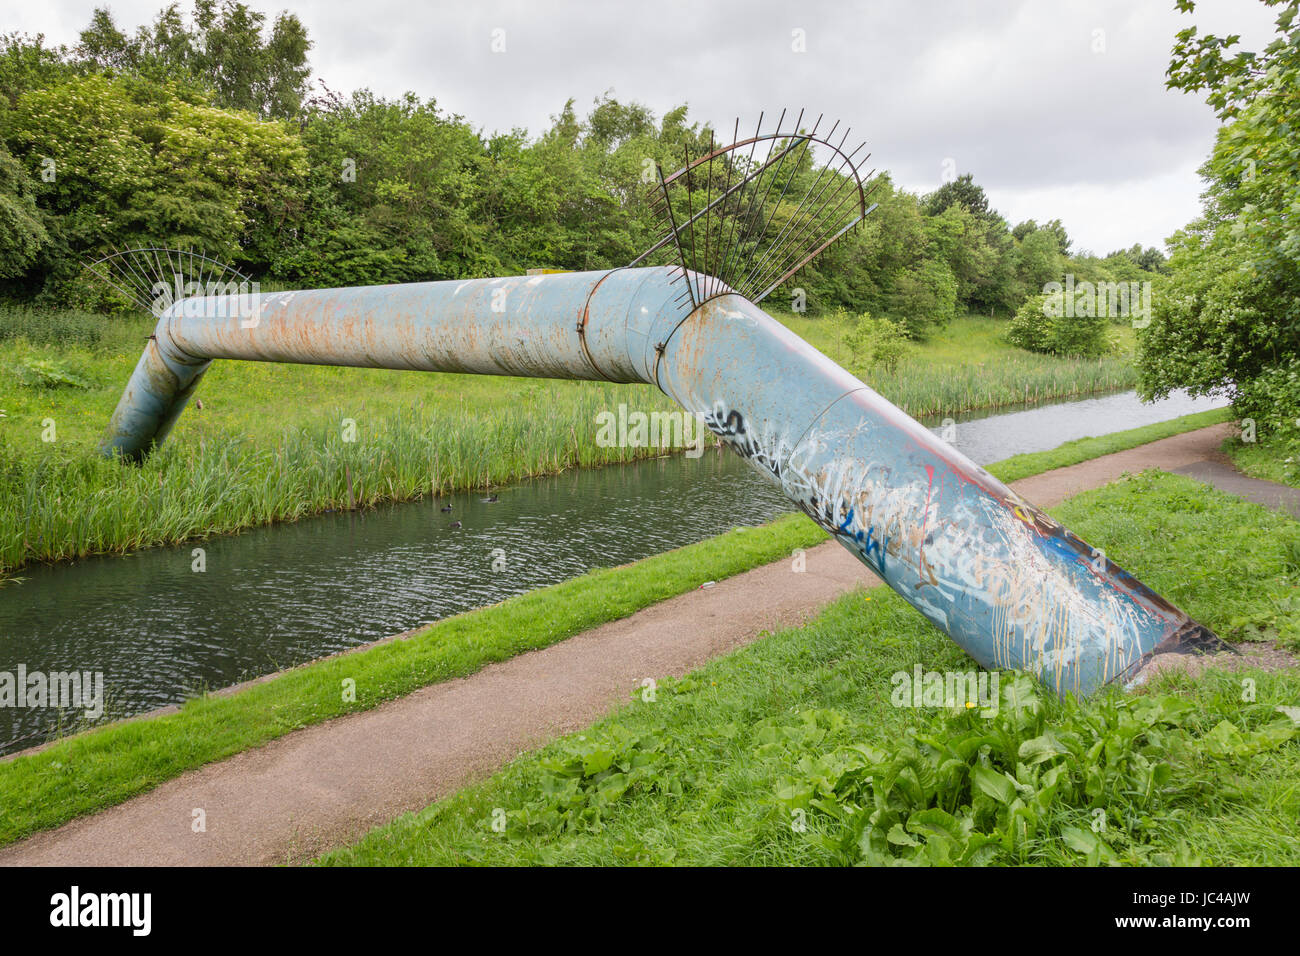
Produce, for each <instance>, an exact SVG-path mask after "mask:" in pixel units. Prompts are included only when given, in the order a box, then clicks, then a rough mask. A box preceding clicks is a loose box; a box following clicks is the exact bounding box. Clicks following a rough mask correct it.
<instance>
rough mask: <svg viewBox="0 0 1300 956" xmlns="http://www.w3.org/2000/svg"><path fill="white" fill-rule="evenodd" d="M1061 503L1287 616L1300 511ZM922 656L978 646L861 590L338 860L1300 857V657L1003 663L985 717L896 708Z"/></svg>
mask: <svg viewBox="0 0 1300 956" xmlns="http://www.w3.org/2000/svg"><path fill="white" fill-rule="evenodd" d="M1053 510H1054V513H1055V514H1056V515H1057V516H1058V517H1059V518H1060V519H1061V520H1062V521H1064V522H1066V523H1067V524H1068V525H1069V526H1070V527H1072V528H1073V529H1074V530H1076V531H1078V532H1079V533H1081V534H1082V535H1083V536H1084V537H1085V538H1086V539H1088V540H1090V541H1092V542H1094V543H1096V544H1098V545H1104V546H1105V548H1106V551H1107V553H1108V554H1110V555H1112V556H1114V557H1115V559H1116V560H1117V561H1118V562H1119V563H1120V564H1122V565H1123V566H1125V567H1127V568H1130V569H1132V570H1133V571H1134V572H1136V573H1138V574H1139V575H1140V577H1141V578H1142V579H1143V580H1144V581H1145V582H1147V583H1148V584H1150V585H1152V586H1154V587H1155V588H1156V589H1157V590H1158V591H1160V592H1162V593H1164V594H1166V595H1167V596H1168V597H1170V598H1171V599H1173V600H1174V601H1175V602H1176V603H1178V604H1179V605H1181V606H1183V607H1184V608H1186V609H1187V610H1188V611H1189V612H1190V613H1191V614H1192V615H1193V616H1194V617H1196V618H1197V619H1198V620H1201V621H1204V622H1205V623H1207V624H1209V625H1210V626H1212V627H1215V628H1217V629H1219V630H1220V633H1224V634H1231V633H1232V632H1233V631H1234V625H1233V623H1232V622H1233V621H1237V620H1239V619H1241V618H1242V617H1243V616H1248V615H1250V614H1252V613H1264V610H1263V608H1262V606H1261V605H1262V603H1263V602H1264V600H1265V599H1264V597H1262V596H1261V582H1264V581H1268V582H1273V583H1272V584H1270V585H1269V587H1268V588H1266V589H1265V590H1276V591H1278V592H1279V593H1289V594H1292V595H1294V594H1297V593H1300V564H1298V563H1297V562H1296V554H1295V551H1294V545H1295V544H1297V543H1300V525H1298V524H1297V523H1296V522H1295V521H1293V520H1291V519H1289V518H1287V517H1285V516H1282V515H1279V514H1277V513H1275V512H1271V511H1268V510H1266V509H1264V508H1260V507H1258V506H1255V505H1251V504H1248V503H1246V502H1242V501H1240V500H1238V499H1236V498H1232V497H1230V496H1228V495H1225V494H1222V493H1220V492H1218V491H1215V490H1213V489H1209V488H1206V487H1204V486H1202V485H1200V484H1198V483H1196V482H1194V481H1192V480H1190V479H1186V478H1182V477H1179V476H1174V475H1164V474H1159V473H1155V472H1148V473H1145V474H1143V475H1139V476H1134V477H1131V478H1129V479H1126V480H1124V481H1121V482H1119V483H1117V484H1114V485H1111V486H1108V487H1106V488H1103V489H1100V490H1097V491H1092V492H1087V493H1084V494H1082V495H1079V496H1077V497H1076V498H1073V499H1071V500H1070V501H1069V502H1066V503H1065V504H1063V505H1061V506H1060V507H1058V508H1056V509H1053ZM918 664H919V665H922V666H923V667H924V668H925V669H926V670H927V671H966V670H968V669H970V668H971V667H973V664H972V663H971V661H970V660H969V658H967V657H966V656H965V654H963V653H962V652H961V651H960V649H958V648H957V647H956V646H955V645H954V644H952V643H951V642H950V641H949V640H948V639H947V638H946V637H944V635H943V634H941V633H940V632H939V631H938V630H936V629H935V628H933V627H930V626H929V625H928V624H926V622H925V621H923V620H922V619H921V618H920V617H919V616H918V615H917V614H915V612H913V611H912V610H911V608H909V607H908V606H907V605H906V603H905V602H903V600H902V599H901V598H899V597H898V596H897V595H894V594H893V593H892V592H889V591H887V590H885V589H883V588H877V589H874V590H873V591H871V592H869V593H858V594H853V595H850V596H847V597H845V598H844V599H841V600H840V601H838V602H836V603H835V604H833V605H831V606H830V607H829V608H828V609H827V610H826V611H825V612H824V613H823V614H822V615H821V617H820V618H819V619H818V620H816V621H815V622H813V623H812V624H810V625H807V626H805V627H802V628H797V629H791V630H787V631H782V632H780V633H778V634H774V635H771V636H768V637H766V638H764V639H763V640H762V641H759V642H757V643H755V644H752V645H750V646H748V647H746V648H744V649H742V650H739V651H737V652H735V653H733V654H730V655H728V656H726V657H724V658H720V659H718V660H716V661H714V662H712V663H710V664H708V665H707V666H705V667H703V668H701V669H700V670H698V671H696V672H694V673H692V674H690V675H687V676H686V677H684V678H682V679H680V680H669V681H664V682H661V683H660V685H659V687H658V692H657V695H656V698H655V700H654V701H645V700H642V699H639V698H636V697H634V698H633V702H632V703H630V704H628V705H627V706H625V707H624V708H622V709H621V710H620V711H619V712H617V713H615V714H613V715H611V716H610V717H608V718H606V719H604V720H602V721H600V722H598V723H597V724H595V725H594V726H593V727H591V728H589V729H587V730H585V731H583V732H581V733H578V734H573V735H569V736H567V737H564V738H561V739H560V740H557V741H555V742H553V743H552V744H550V745H548V746H546V747H545V748H543V749H542V750H540V751H539V752H536V753H533V754H529V755H526V756H523V757H521V758H519V759H517V760H515V761H514V762H512V763H511V764H509V765H508V766H507V767H506V768H505V769H503V770H502V771H501V772H499V773H498V774H496V775H494V776H493V777H491V778H490V779H488V780H487V781H485V782H484V783H482V784H479V785H477V786H473V787H470V788H468V789H466V790H464V791H461V792H460V793H457V794H455V795H453V796H451V797H450V798H448V799H446V800H444V801H441V802H439V803H436V804H434V805H432V806H430V807H428V808H427V809H425V810H423V811H420V812H418V813H414V814H407V815H405V816H403V817H401V818H399V819H397V820H395V821H393V822H392V823H390V824H387V825H385V826H381V827H378V828H376V829H375V830H373V831H371V833H370V834H369V835H367V836H366V837H365V838H364V839H362V840H361V841H360V842H359V843H357V844H356V845H355V846H352V847H348V848H344V849H340V850H337V851H335V852H332V853H330V854H327V855H325V856H324V857H323V858H322V860H321V861H320V862H322V863H325V864H331V865H447V864H464V863H473V864H485V865H518V864H593V865H609V864H611V863H626V864H670V863H681V864H698V865H823V864H844V863H858V862H868V863H894V862H911V863H923V864H924V863H952V862H959V863H981V862H985V863H997V862H1001V863H1029V864H1048V865H1069V864H1089V863H1091V864H1095V863H1132V864H1143V863H1174V864H1193V863H1206V864H1231V865H1295V864H1297V863H1300V844H1298V843H1296V841H1294V840H1293V839H1291V833H1292V831H1293V825H1294V821H1295V819H1296V816H1297V814H1298V813H1300V791H1298V790H1297V788H1296V787H1295V779H1296V778H1297V776H1298V775H1300V746H1297V744H1296V740H1295V734H1296V728H1295V722H1294V721H1293V720H1292V719H1291V718H1289V717H1286V716H1284V715H1281V714H1279V713H1278V712H1277V708H1278V707H1280V706H1292V707H1293V706H1294V705H1295V703H1296V700H1297V696H1298V695H1300V674H1297V673H1293V672H1289V673H1263V672H1252V673H1251V674H1250V675H1249V676H1250V677H1251V678H1252V680H1253V681H1254V686H1253V693H1251V694H1246V693H1243V684H1242V680H1241V676H1242V675H1239V674H1238V675H1228V674H1224V673H1217V674H1216V673H1211V674H1209V675H1207V676H1206V677H1204V678H1202V679H1200V680H1197V681H1195V682H1192V681H1188V680H1186V679H1182V681H1181V683H1180V682H1179V680H1178V679H1166V680H1165V681H1164V682H1162V683H1161V684H1159V685H1157V686H1156V687H1154V688H1151V689H1149V690H1148V691H1147V692H1146V693H1144V694H1141V695H1136V696H1131V697H1127V698H1125V697H1123V696H1122V695H1120V694H1119V693H1118V692H1108V693H1103V694H1100V695H1097V696H1095V697H1094V698H1092V699H1090V700H1088V701H1086V702H1083V703H1079V702H1075V701H1066V702H1058V701H1056V700H1043V699H1041V698H1039V696H1038V695H1037V692H1036V691H1035V690H1034V688H1033V687H1032V685H1030V686H1026V685H1025V684H1024V683H1023V682H1019V681H1017V679H1016V678H1015V676H1014V675H1004V680H1003V681H1002V701H1003V706H1002V708H1001V710H1000V711H999V713H998V715H997V716H996V717H995V718H993V719H987V718H985V717H982V716H980V715H977V714H976V713H974V712H970V711H964V710H960V709H959V710H958V711H957V712H956V713H954V712H950V711H947V710H945V709H943V708H934V709H912V708H909V707H899V706H893V705H892V704H891V696H892V695H893V691H894V689H895V687H896V686H897V683H896V682H895V680H893V679H892V678H893V677H894V675H896V674H898V673H900V672H901V673H904V674H905V675H910V674H911V673H912V669H913V667H914V666H915V665H918ZM1008 690H1014V691H1015V693H1013V694H1010V695H1009V694H1008ZM1013 698H1014V700H1013Z"/></svg>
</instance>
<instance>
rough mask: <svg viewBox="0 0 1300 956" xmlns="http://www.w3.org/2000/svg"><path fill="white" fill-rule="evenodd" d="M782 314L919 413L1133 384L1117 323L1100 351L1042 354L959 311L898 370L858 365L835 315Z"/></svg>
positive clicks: (1128, 340) (1126, 338)
mask: <svg viewBox="0 0 1300 956" xmlns="http://www.w3.org/2000/svg"><path fill="white" fill-rule="evenodd" d="M776 317H777V318H778V319H780V320H781V322H782V323H784V324H785V326H786V327H787V328H789V329H790V330H791V331H792V332H794V333H795V334H796V335H798V336H800V337H801V338H804V339H806V340H807V341H808V342H810V343H811V344H812V345H814V346H816V347H817V348H818V349H820V350H821V351H822V352H824V353H825V354H826V355H828V356H829V357H830V358H832V359H834V360H835V361H836V362H839V363H840V364H841V365H843V366H845V367H846V368H853V370H854V371H855V373H856V374H857V375H858V376H859V377H860V378H861V379H862V380H863V381H865V382H866V383H867V384H868V385H870V386H871V387H872V388H874V389H875V390H876V391H878V392H880V393H881V394H882V395H884V396H885V397H886V398H888V399H889V400H890V401H891V402H893V403H894V404H895V405H897V406H899V407H900V408H902V409H903V410H904V411H906V412H907V413H908V414H909V415H912V416H913V417H924V416H927V415H948V414H955V413H958V412H964V411H971V410H974V409H984V408H1002V407H1005V406H1008V405H1019V404H1024V403H1035V402H1046V401H1060V400H1064V399H1068V398H1075V397H1078V396H1082V395H1094V394H1098V393H1101V392H1113V391H1117V390H1120V389H1127V388H1133V387H1134V386H1135V385H1136V383H1137V373H1136V372H1135V371H1134V369H1133V364H1132V355H1133V348H1134V343H1133V330H1132V329H1131V328H1127V327H1123V326H1116V330H1115V334H1116V336H1117V338H1118V343H1119V348H1118V349H1117V351H1116V352H1115V354H1113V355H1107V356H1104V357H1102V358H1100V359H1066V358H1057V357H1055V356H1051V355H1039V354H1037V353H1034V352H1026V351H1024V350H1023V349H1018V348H1015V347H1013V346H1011V345H1008V344H1007V343H1006V342H1004V341H1003V339H1002V336H1003V334H1004V331H1005V329H1006V326H1007V322H1006V320H1003V319H990V318H987V317H983V316H975V315H971V316H966V317H964V318H959V319H955V320H954V321H953V322H951V323H950V324H949V325H948V326H947V327H946V328H945V329H943V330H942V331H940V332H937V333H935V335H934V336H933V337H932V338H931V339H929V340H927V341H925V342H923V343H920V344H914V345H912V346H911V347H910V349H909V351H908V354H907V355H906V356H904V358H903V360H902V361H901V362H900V363H899V364H898V367H897V368H896V369H895V370H894V371H892V372H889V371H885V370H883V369H870V368H857V367H855V366H854V361H853V356H852V355H851V354H850V352H849V350H848V349H847V348H846V347H845V345H844V334H845V332H847V331H848V327H847V325H846V324H845V323H844V322H843V321H840V320H837V319H835V318H830V317H827V318H807V317H805V316H799V315H791V314H788V313H779V314H776Z"/></svg>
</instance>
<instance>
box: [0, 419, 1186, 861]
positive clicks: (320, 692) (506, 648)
mask: <svg viewBox="0 0 1300 956" xmlns="http://www.w3.org/2000/svg"><path fill="white" fill-rule="evenodd" d="M1200 424H1201V416H1198V415H1193V416H1187V417H1185V418H1183V419H1178V420H1177V421H1176V422H1170V423H1165V426H1163V427H1164V428H1165V429H1166V430H1168V431H1171V432H1172V431H1174V430H1184V431H1185V430H1189V429H1191V428H1195V427H1199V425H1200ZM1154 427H1161V426H1149V427H1148V428H1140V429H1134V430H1132V431H1129V432H1122V433H1119V434H1117V435H1109V436H1106V437H1105V438H1097V439H1084V440H1083V441H1080V442H1074V443H1071V446H1070V447H1071V448H1072V449H1073V452H1072V454H1073V455H1074V456H1075V458H1073V459H1071V460H1081V459H1078V456H1081V455H1082V456H1085V457H1086V455H1087V454H1088V453H1089V451H1092V452H1093V453H1094V454H1102V453H1104V452H1107V451H1114V450H1118V449H1119V448H1123V447H1132V446H1134V445H1137V444H1141V443H1142V442H1143V441H1146V440H1150V439H1149V438H1148V437H1147V436H1148V435H1150V434H1151V428H1154ZM1162 434H1163V433H1162ZM1058 460H1059V459H1058V456H1057V454H1056V452H1052V451H1049V452H1040V453H1037V454H1036V455H1022V456H1018V457H1017V458H1015V459H1011V460H1010V461H1011V462H1014V463H1015V469H1016V471H1017V473H1018V474H1019V475H1021V476H1023V475H1028V474H1033V473H1036V472H1037V471H1043V470H1047V469H1048V468H1051V467H1055V464H1054V463H1055V462H1057V461H1058ZM990 470H991V471H992V472H993V473H994V474H1000V473H1001V466H1000V465H992V466H990ZM824 537H825V535H824V534H823V533H822V532H821V531H820V530H819V529H817V528H816V527H815V526H814V525H813V524H812V522H811V521H809V520H808V519H806V518H804V517H802V516H790V517H787V518H783V519H780V520H778V521H776V522H773V523H772V524H769V525H765V526H763V527H761V528H751V529H747V530H744V531H734V532H731V533H729V534H726V535H722V536H720V537H717V538H712V539H709V540H706V541H702V542H700V543H698V544H695V545H690V546H688V547H686V548H681V549H678V550H677V551H672V552H668V553H667V554H663V555H658V556H655V557H653V558H648V559H645V560H643V561H639V562H636V563H634V564H630V565H627V566H624V567H621V568H615V569H612V570H603V571H596V572H593V573H591V574H587V575H583V576H582V577H579V578H575V579H573V580H570V581H566V582H564V583H562V584H558V585H554V586H552V587H548V588H543V589H539V590H537V591H532V592H529V593H527V594H524V595H520V596H519V597H516V598H512V599H510V600H508V601H506V602H504V603H502V604H500V605H496V606H494V607H489V608H484V609H481V610H477V611H471V612H467V613H465V614H462V615H459V616H457V617H454V618H449V619H447V620H444V621H440V622H438V623H436V624H434V625H432V626H431V627H430V628H429V629H427V630H425V631H423V632H421V633H420V634H418V635H415V636H413V637H411V638H409V639H407V640H403V641H399V642H394V643H391V644H385V645H380V646H378V647H374V648H370V649H367V650H364V651H359V652H357V653H355V654H352V655H349V656H347V657H343V658H335V659H331V660H327V661H320V662H315V663H312V664H307V665H304V666H303V667H300V668H296V669H294V670H292V671H288V672H286V673H284V674H282V675H279V676H277V677H274V678H272V679H271V680H268V681H266V682H264V683H260V684H257V685H256V686H254V687H251V688H248V689H245V690H242V691H239V692H238V693H234V694H228V695H209V696H205V697H201V698H196V699H193V700H190V701H188V702H187V703H186V704H185V705H184V706H183V707H182V708H181V709H180V711H179V712H178V713H175V714H170V715H166V716H163V717H158V718H151V719H148V720H135V721H128V722H124V723H120V724H115V725H111V726H108V727H103V728H99V729H92V730H88V731H86V732H84V733H82V734H79V735H76V736H74V737H68V738H65V739H63V740H59V741H56V742H54V743H53V744H51V745H50V746H49V747H47V748H45V749H44V750H41V751H39V752H37V753H33V754H28V755H25V756H21V757H18V758H16V759H13V760H8V761H0V806H3V807H4V808H5V813H4V814H3V815H0V845H2V844H4V843H10V842H13V841H14V840H17V839H20V838H22V837H23V836H26V835H28V834H30V833H32V832H34V831H36V830H40V829H46V828H49V827H54V826H58V825H59V824H61V823H65V822H67V821H68V820H70V819H73V818H74V817H76V816H79V815H81V814H85V813H90V812H93V811H95V810H100V809H103V808H104V807H108V806H112V805H113V804H116V803H120V802H121V801H123V800H125V799H127V798H128V797H130V796H133V795H135V794H137V793H141V792H143V791H145V790H148V789H150V788H152V787H154V786H156V785H157V784H159V783H161V782H163V781H165V780H169V779H171V778H173V777H175V776H178V775H179V774H181V773H183V772H185V771H186V770H190V769H193V768H195V767H198V766H201V765H203V764H205V763H209V762H211V761H214V760H220V759H222V758H224V757H228V756H230V755H231V754H233V753H237V752H239V751H241V750H246V749H248V748H250V747H255V746H259V745H260V744H263V743H265V742H267V741H268V740H272V739H274V738H276V737H279V736H283V735H284V734H286V733H289V732H290V731H292V730H296V729H298V728H300V727H304V726H307V725H309V724H314V723H318V722H320V721H323V720H328V719H329V718H331V717H334V716H338V715H339V714H342V713H347V712H349V711H350V710H352V709H357V708H366V707H371V706H374V705H375V704H377V703H379V702H380V701H382V700H385V699H390V698H393V697H399V696H402V695H403V694H406V693H409V692H411V691H413V690H415V689H417V688H419V687H421V686H424V685H426V684H430V683H434V682H437V681H439V680H445V679H447V678H449V677H455V676H460V675H463V674H468V673H471V672H473V671H474V670H477V669H478V668H480V667H482V666H483V665H484V664H486V663H488V662H490V661H494V660H502V659H504V658H506V657H509V656H511V655H512V654H515V653H518V652H519V651H521V650H526V649H529V648H535V647H544V646H547V645H549V644H553V643H555V642H556V641H559V640H563V639H564V638H566V637H568V636H571V635H572V634H575V633H578V632H579V631H582V630H585V629H587V628H590V627H594V626H596V625H597V624H600V623H603V622H605V621H608V620H614V619H616V618H619V617H624V616H626V615H628V614H631V613H633V612H634V611H636V610H639V609H640V608H642V607H646V606H648V605H650V604H653V603H655V602H657V601H660V600H664V599H666V598H668V597H672V596H675V595H677V594H680V593H683V592H685V591H687V590H690V589H691V588H694V587H696V586H698V585H699V584H700V583H703V582H704V581H709V580H722V579H723V578H726V577H728V576H730V575H733V574H737V573H739V572H741V571H744V570H747V569H749V568H751V567H756V566H758V565H760V564H764V563H766V562H768V561H772V560H776V559H778V558H780V557H783V556H785V555H788V554H789V553H790V551H791V550H793V549H794V548H796V547H806V546H808V545H810V544H812V543H815V542H817V541H820V540H822V539H823V538H824ZM344 677H351V678H352V679H354V680H355V681H356V686H357V689H358V698H357V703H356V704H355V705H353V706H350V707H346V706H344V705H343V702H342V701H341V700H340V693H339V686H340V685H339V682H340V681H341V680H342V679H343V678H344Z"/></svg>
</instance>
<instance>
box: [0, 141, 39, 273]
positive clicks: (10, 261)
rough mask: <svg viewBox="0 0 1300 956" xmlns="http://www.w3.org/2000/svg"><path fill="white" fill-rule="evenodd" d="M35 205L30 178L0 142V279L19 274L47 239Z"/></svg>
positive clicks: (24, 269)
mask: <svg viewBox="0 0 1300 956" xmlns="http://www.w3.org/2000/svg"><path fill="white" fill-rule="evenodd" d="M41 220H42V217H41V214H40V212H39V211H38V210H37V208H36V199H35V197H34V196H33V188H32V180H31V178H30V177H29V176H28V175H27V171H26V170H25V169H23V167H22V164H21V163H19V162H18V160H16V159H14V157H13V156H12V155H11V154H10V152H9V150H7V149H5V148H4V146H0V279H14V278H17V277H18V276H21V275H22V274H23V273H24V272H25V271H26V270H27V268H28V267H29V266H31V265H32V263H33V262H34V261H35V260H36V256H37V254H38V253H39V252H40V251H41V249H42V247H44V245H45V244H46V243H47V242H48V241H49V235H48V234H47V233H46V231H45V225H44V223H43V222H42V221H41Z"/></svg>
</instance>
